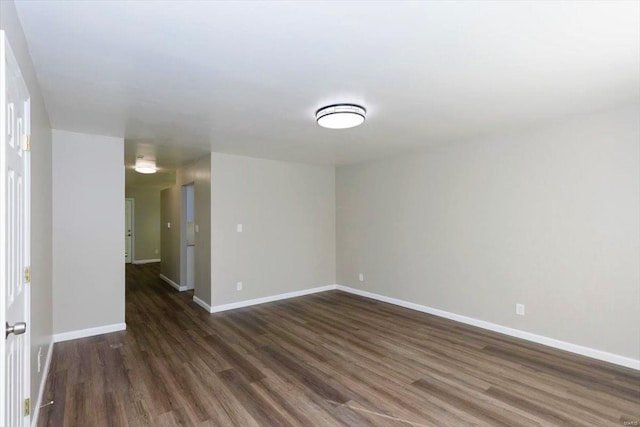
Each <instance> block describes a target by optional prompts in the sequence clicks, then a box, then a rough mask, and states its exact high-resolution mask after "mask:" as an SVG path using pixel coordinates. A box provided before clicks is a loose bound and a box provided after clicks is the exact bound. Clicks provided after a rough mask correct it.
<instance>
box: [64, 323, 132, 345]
mask: <svg viewBox="0 0 640 427" xmlns="http://www.w3.org/2000/svg"><path fill="white" fill-rule="evenodd" d="M125 329H127V324H126V323H114V324H113V325H104V326H98V327H97V328H88V329H80V330H78V331H69V332H62V333H60V334H55V335H54V336H53V342H62V341H69V340H75V339H78V338H86V337H92V336H94V335H102V334H108V333H110V332H118V331H124V330H125Z"/></svg>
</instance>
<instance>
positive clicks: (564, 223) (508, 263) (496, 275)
mask: <svg viewBox="0 0 640 427" xmlns="http://www.w3.org/2000/svg"><path fill="white" fill-rule="evenodd" d="M639 159H640V108H639V106H638V105H634V106H632V107H627V108H622V109H619V110H616V111H610V112H607V113H601V114H594V115H591V116H585V117H579V118H574V119H571V120H568V121H566V122H563V123H556V124H553V125H548V126H542V127H539V128H537V129H529V130H527V131H522V132H517V133H511V134H508V135H503V136H496V137H491V138H483V139H478V140H475V141H470V142H468V143H459V144H451V145H449V146H447V147H443V148H440V149H433V150H427V151H422V152H416V153H408V154H406V155H404V156H400V157H396V158H391V159H386V160H381V161H377V162H372V163H367V164H360V165H353V166H346V167H340V168H338V169H337V172H336V188H337V195H336V201H337V206H336V213H337V229H338V239H337V256H338V268H337V279H338V283H340V284H342V285H348V286H352V287H357V288H361V289H364V290H367V291H371V292H374V293H378V294H382V295H385V296H389V297H393V298H398V299H402V300H406V301H410V302H413V303H417V304H422V305H426V306H429V307H433V308H437V309H441V310H445V311H448V312H452V313H457V314H461V315H465V316H469V317H472V318H476V319H480V320H484V321H489V322H492V323H496V324H499V325H503V326H508V327H512V328H516V329H520V330H523V331H528V332H532V333H535V334H539V335H543V336H546V337H551V338H555V339H559V340H562V341H566V342H569V343H573V344H578V345H582V346H586V347H591V348H594V349H598V350H603V351H606V352H610V353H614V354H617V355H622V356H626V357H630V358H634V359H640V310H638V303H639V301H640V264H639V260H640V179H639V177H640V165H639ZM360 272H363V273H364V274H365V279H366V281H365V283H363V284H362V283H360V282H359V281H358V273H360ZM516 303H523V304H525V305H526V315H525V316H524V317H522V316H516V315H515V304H516Z"/></svg>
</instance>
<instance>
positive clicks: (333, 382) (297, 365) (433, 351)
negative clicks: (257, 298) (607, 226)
mask: <svg viewBox="0 0 640 427" xmlns="http://www.w3.org/2000/svg"><path fill="white" fill-rule="evenodd" d="M157 277H158V265H157V264H147V265H128V266H127V280H126V283H127V285H126V286H127V290H126V292H127V295H126V321H127V328H128V329H127V331H126V332H118V333H113V334H107V335H101V336H97V337H91V338H85V339H80V340H75V341H68V342H63V343H58V344H56V345H55V347H54V352H53V361H52V365H51V369H50V372H49V377H48V380H47V386H46V390H45V398H44V402H45V403H46V402H49V401H51V400H53V402H54V403H53V404H51V405H48V406H44V407H43V408H42V409H41V413H40V419H39V423H38V425H39V426H56V427H58V426H79V427H92V426H158V427H160V426H198V427H205V426H243V427H244V426H334V425H350V426H369V425H371V426H456V427H460V426H533V425H547V426H549V425H571V426H581V425H584V426H609V425H611V426H614V425H618V426H620V425H637V423H638V421H640V373H639V372H637V371H633V370H631V369H626V368H621V367H616V366H614V365H610V364H606V363H603V362H598V361H595V360H591V359H588V358H584V357H580V356H576V355H573V354H570V353H565V352H562V351H558V350H554V349H550V348H548V347H544V346H540V345H537V344H532V343H528V342H525V341H521V340H517V339H514V338H510V337H506V336H503V335H499V334H496V333H492V332H488V331H485V330H482V329H477V328H473V327H469V326H466V325H462V324H458V323H455V322H452V321H449V320H444V319H441V318H438V317H434V316H430V315H427V314H423V313H418V312H414V311H411V310H407V309H403V308H400V307H396V306H392V305H389V304H385V303H381V302H377V301H372V300H368V299H365V298H361V297H358V296H354V295H350V294H346V293H342V292H338V291H332V292H325V293H321V294H315V295H309V296H304V297H300V298H295V299H290V300H286V301H279V302H275V303H268V304H263V305H259V306H254V307H249V308H244V309H239V310H235V311H230V312H225V313H219V314H213V315H211V314H208V313H206V312H205V311H204V310H202V309H201V308H199V307H198V306H196V305H195V304H194V303H193V302H192V301H191V298H192V294H191V293H190V292H184V293H178V292H176V291H175V290H173V289H172V288H170V287H169V286H168V285H166V284H165V283H163V282H162V281H160V280H159V279H158V278H157Z"/></svg>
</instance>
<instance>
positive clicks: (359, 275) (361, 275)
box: [358, 273, 364, 282]
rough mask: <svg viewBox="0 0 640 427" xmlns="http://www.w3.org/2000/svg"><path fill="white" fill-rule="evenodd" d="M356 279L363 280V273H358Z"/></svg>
mask: <svg viewBox="0 0 640 427" xmlns="http://www.w3.org/2000/svg"><path fill="white" fill-rule="evenodd" d="M358 280H359V281H361V282H364V273H360V274H358Z"/></svg>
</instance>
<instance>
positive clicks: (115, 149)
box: [53, 130, 125, 334]
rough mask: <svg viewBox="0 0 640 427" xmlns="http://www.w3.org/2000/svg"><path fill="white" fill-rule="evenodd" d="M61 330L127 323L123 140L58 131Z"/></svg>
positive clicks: (56, 313) (57, 328)
mask: <svg viewBox="0 0 640 427" xmlns="http://www.w3.org/2000/svg"><path fill="white" fill-rule="evenodd" d="M53 193H54V196H55V197H54V200H53V254H54V258H53V289H54V294H53V304H54V310H53V327H54V333H55V334H61V333H65V332H70V331H77V330H83V329H88V328H96V327H103V326H109V325H121V324H123V323H124V320H125V319H124V294H125V281H124V140H123V139H122V138H112V137H106V136H99V135H87V134H81V133H72V132H66V131H59V130H54V131H53Z"/></svg>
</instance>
